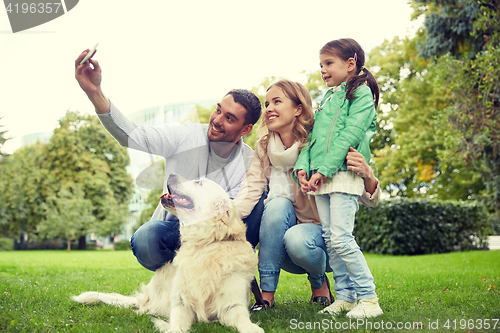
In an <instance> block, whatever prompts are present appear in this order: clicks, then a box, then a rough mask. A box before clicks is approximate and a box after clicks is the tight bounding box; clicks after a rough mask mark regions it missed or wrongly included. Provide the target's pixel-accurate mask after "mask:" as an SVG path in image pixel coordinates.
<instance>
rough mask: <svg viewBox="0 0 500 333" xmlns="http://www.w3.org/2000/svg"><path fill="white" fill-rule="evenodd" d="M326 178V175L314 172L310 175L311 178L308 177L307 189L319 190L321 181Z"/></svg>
mask: <svg viewBox="0 0 500 333" xmlns="http://www.w3.org/2000/svg"><path fill="white" fill-rule="evenodd" d="M325 179H326V176H325V175H323V174H321V173H319V172H316V173H315V174H314V175H312V176H311V179H309V191H313V192H316V191H317V190H319V188H320V187H321V185H323V181H324V180H325Z"/></svg>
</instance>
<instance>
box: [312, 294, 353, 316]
mask: <svg viewBox="0 0 500 333" xmlns="http://www.w3.org/2000/svg"><path fill="white" fill-rule="evenodd" d="M355 306H356V303H351V302H346V301H343V300H341V299H338V298H337V299H336V300H335V302H333V304H332V305H330V306H327V307H326V308H324V309H323V310H321V311H320V312H318V313H328V314H330V315H332V316H337V315H338V314H339V313H340V312H341V311H343V310H351V309H352V308H354V307H355Z"/></svg>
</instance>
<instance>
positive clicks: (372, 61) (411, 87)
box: [367, 31, 483, 199]
mask: <svg viewBox="0 0 500 333" xmlns="http://www.w3.org/2000/svg"><path fill="white" fill-rule="evenodd" d="M423 36H424V35H423V32H422V31H420V32H419V33H418V34H417V36H416V37H415V38H413V39H409V38H403V39H401V38H399V37H395V38H394V39H393V40H392V41H387V40H386V41H385V42H384V43H383V44H382V45H380V46H379V47H377V48H375V49H373V50H372V52H370V55H369V61H368V63H367V67H368V68H369V69H372V71H373V72H375V74H374V75H375V77H376V78H377V81H378V83H379V86H380V89H381V95H382V102H381V106H380V107H379V110H378V117H377V118H378V119H377V122H378V128H377V133H376V134H375V136H374V138H373V141H372V144H371V148H372V154H374V155H375V157H374V158H373V161H374V169H375V172H376V175H377V176H378V177H379V179H380V181H381V185H382V187H383V188H385V189H387V190H388V191H389V193H390V194H391V195H392V196H403V197H431V198H432V197H436V198H439V199H470V198H473V197H474V195H476V194H478V193H479V192H480V191H481V189H482V188H483V185H482V182H481V179H480V176H479V174H478V173H477V172H475V171H474V170H471V169H470V168H466V167H465V166H464V165H463V161H462V160H460V159H459V158H456V157H455V158H449V159H447V160H443V158H442V155H441V154H440V152H441V151H443V150H445V149H447V148H446V146H445V143H446V141H447V140H450V138H455V137H456V135H457V132H456V130H455V129H453V128H452V127H451V125H450V124H449V121H448V120H447V119H446V117H443V109H444V108H445V107H446V105H448V103H449V98H448V97H447V96H446V95H445V94H442V93H441V91H439V90H437V89H436V86H435V84H434V80H436V75H437V74H436V71H435V69H434V66H433V64H432V63H430V62H429V61H426V60H425V59H423V58H420V57H419V56H418V46H417V45H418V42H419V41H420V40H422V38H423Z"/></svg>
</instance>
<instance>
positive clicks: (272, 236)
mask: <svg viewBox="0 0 500 333" xmlns="http://www.w3.org/2000/svg"><path fill="white" fill-rule="evenodd" d="M281 269H283V270H285V271H287V272H290V273H294V274H305V273H307V274H308V279H309V281H310V283H311V285H312V286H313V287H314V288H320V287H321V286H322V285H323V282H324V279H325V271H331V269H330V268H329V266H328V255H327V252H326V246H325V243H324V241H323V237H322V230H321V226H319V225H317V224H313V223H300V224H296V217H295V211H294V208H293V204H292V203H291V202H290V200H288V199H286V198H284V197H276V198H273V199H271V200H270V201H269V202H268V203H267V204H266V206H265V208H264V213H263V215H262V222H261V226H260V247H259V275H260V287H261V289H262V290H263V291H275V290H276V288H277V286H278V280H279V274H280V270H281Z"/></svg>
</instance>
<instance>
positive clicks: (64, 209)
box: [37, 183, 96, 251]
mask: <svg viewBox="0 0 500 333" xmlns="http://www.w3.org/2000/svg"><path fill="white" fill-rule="evenodd" d="M42 207H43V209H44V210H45V216H46V217H45V219H44V220H43V221H42V222H40V223H39V224H38V225H37V231H38V233H39V235H41V236H42V237H46V238H56V237H59V238H62V239H66V240H67V250H68V251H70V250H71V241H72V240H73V239H77V238H80V237H81V236H84V235H85V234H86V233H87V232H88V230H90V229H91V228H92V226H93V224H94V223H95V219H96V218H95V216H94V215H93V214H92V211H93V210H94V207H93V205H92V202H91V201H90V200H89V199H85V193H84V192H83V190H82V185H81V184H77V183H74V184H70V185H64V186H63V187H62V188H61V190H60V191H59V192H57V195H51V196H49V197H48V198H47V203H44V204H43V205H42Z"/></svg>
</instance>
